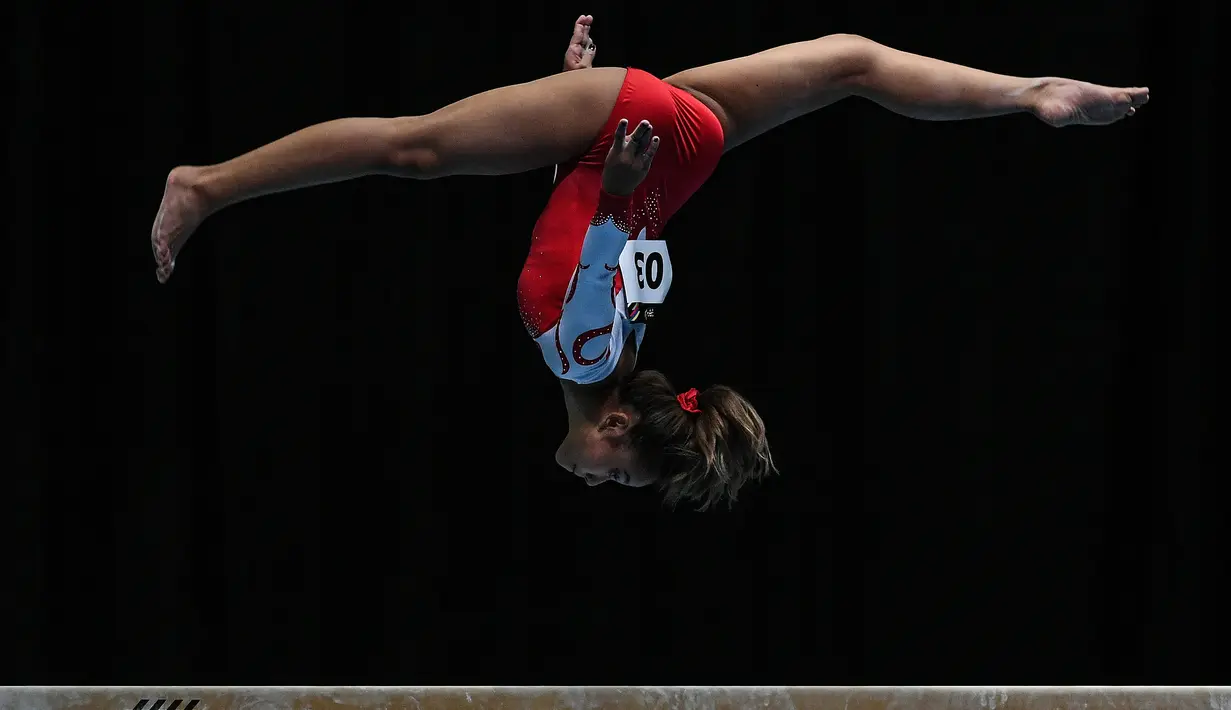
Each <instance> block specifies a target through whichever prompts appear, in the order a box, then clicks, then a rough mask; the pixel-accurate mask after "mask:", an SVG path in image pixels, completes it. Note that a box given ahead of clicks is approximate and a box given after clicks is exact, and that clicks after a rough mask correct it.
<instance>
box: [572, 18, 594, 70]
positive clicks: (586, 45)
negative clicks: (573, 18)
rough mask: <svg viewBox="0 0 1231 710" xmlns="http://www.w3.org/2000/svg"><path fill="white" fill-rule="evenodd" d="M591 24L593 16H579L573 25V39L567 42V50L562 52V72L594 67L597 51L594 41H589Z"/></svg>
mask: <svg viewBox="0 0 1231 710" xmlns="http://www.w3.org/2000/svg"><path fill="white" fill-rule="evenodd" d="M593 24H594V16H593V15H581V16H580V17H578V18H577V22H575V23H573V38H572V39H571V40H569V43H568V49H566V50H564V71H573V70H574V69H589V68H590V67H592V66H594V54H595V52H597V51H598V49H597V48H596V47H595V45H594V40H592V39H590V26H591V25H593Z"/></svg>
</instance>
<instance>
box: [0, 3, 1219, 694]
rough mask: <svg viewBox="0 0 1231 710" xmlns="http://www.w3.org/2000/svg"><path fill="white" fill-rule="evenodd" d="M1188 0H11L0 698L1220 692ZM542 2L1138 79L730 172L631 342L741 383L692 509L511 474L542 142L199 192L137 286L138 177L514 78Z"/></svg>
mask: <svg viewBox="0 0 1231 710" xmlns="http://www.w3.org/2000/svg"><path fill="white" fill-rule="evenodd" d="M1213 7H1214V4H1213V2H1212V1H1211V2H1204V3H1164V2H1144V1H1142V0H1128V1H1127V2H1115V3H1112V2H1106V3H1086V4H1083V5H1072V4H1069V3H1063V2H1060V0H1045V1H1044V2H1035V3H1029V4H1027V3H1016V4H1013V5H1006V6H1003V7H1001V6H1000V4H997V3H980V4H979V5H978V7H977V8H976V7H975V6H974V5H973V4H969V3H968V4H955V3H948V2H945V3H940V2H933V3H932V4H931V5H916V6H913V7H912V8H909V9H908V8H906V6H898V5H893V4H890V3H885V2H875V1H868V0H860V1H859V2H847V3H843V4H832V3H801V4H800V5H799V6H798V7H797V6H795V5H793V4H787V3H779V2H758V3H749V4H745V5H739V6H732V7H730V8H728V9H727V11H721V12H720V7H719V6H717V5H715V6H714V7H713V8H710V7H709V6H708V5H705V6H697V5H695V4H691V5H689V6H684V5H662V4H657V3H649V2H635V1H634V2H626V3H619V4H617V3H609V2H594V3H591V4H590V5H586V6H578V5H576V4H574V3H545V4H534V3H530V4H527V5H524V6H517V5H516V4H506V6H505V7H501V8H496V7H491V8H485V7H484V6H483V5H482V4H479V3H458V2H447V3H432V4H427V3H417V4H416V3H408V4H402V5H397V4H393V5H389V4H383V3H382V4H372V5H365V4H349V3H348V4H345V5H343V4H341V3H339V4H335V5H319V6H316V5H308V6H294V7H293V6H289V5H273V4H265V3H247V4H243V5H240V4H230V3H210V4H208V5H207V4H206V3H204V2H194V3H147V4H146V5H145V6H143V7H140V6H137V5H131V6H125V5H123V4H121V5H118V6H115V5H112V4H107V3H101V4H100V3H93V4H90V5H85V4H82V5H79V6H76V7H64V6H60V5H57V4H54V3H47V4H42V5H39V6H37V7H36V6H35V5H34V4H33V3H31V2H29V0H26V1H24V2H19V3H17V4H15V5H10V6H9V7H8V8H7V9H6V10H5V12H6V13H8V14H9V16H10V19H11V22H5V23H4V24H7V25H8V26H9V27H10V28H11V29H10V30H9V36H10V42H9V43H8V50H9V56H10V60H11V66H12V70H13V79H14V81H13V82H10V89H9V91H10V96H11V100H12V101H13V106H14V110H11V111H10V121H11V122H10V123H9V129H8V144H7V148H6V164H7V167H8V171H9V176H10V184H11V187H10V190H9V193H8V197H9V198H10V199H11V200H12V203H11V206H10V211H9V222H8V224H9V230H8V236H9V239H6V252H5V253H6V256H5V257H4V258H3V259H2V260H0V263H2V264H3V265H4V268H5V272H6V278H5V286H4V292H5V294H6V296H5V327H4V334H5V338H4V340H5V349H4V353H5V362H6V365H5V368H6V370H7V374H9V375H11V377H6V378H5V379H6V381H8V382H9V383H10V384H11V389H10V390H9V394H6V395H5V396H4V400H5V403H6V405H7V406H6V410H7V413H8V417H7V418H8V419H9V422H10V423H9V424H8V426H7V427H6V435H7V436H9V437H12V440H11V443H10V445H8V446H6V447H5V449H6V452H5V457H4V460H6V461H8V463H7V464H5V465H4V469H3V470H4V472H5V476H4V479H3V481H4V487H3V495H2V500H3V501H4V511H2V512H3V514H4V517H3V519H4V526H5V530H4V531H3V532H4V538H3V539H4V545H5V546H6V547H8V548H10V549H9V550H8V552H7V553H6V557H5V559H6V560H7V561H6V563H5V568H6V569H7V571H9V572H11V575H7V576H9V579H8V580H7V581H4V582H2V583H0V588H3V592H2V593H0V594H3V597H2V598H3V600H4V608H3V615H2V616H0V638H3V639H4V645H5V646H6V647H7V648H8V649H10V653H12V652H14V651H15V652H16V659H15V660H13V661H11V662H10V661H6V662H5V664H4V666H3V669H4V672H3V674H2V675H3V677H2V678H0V680H2V681H3V682H14V683H50V682H56V683H225V684H237V683H260V684H268V683H298V684H302V683H313V684H334V683H345V684H358V683H383V684H418V683H433V684H441V683H457V684H480V683H482V684H487V683H497V684H507V683H518V684H534V683H575V684H582V683H588V684H597V683H611V684H632V683H690V684H708V683H724V684H727V683H740V684H760V683H788V684H803V683H810V684H838V683H892V684H896V683H991V682H997V683H1077V682H1080V683H1184V682H1205V683H1211V682H1217V681H1218V680H1222V681H1226V676H1225V668H1226V666H1225V665H1220V666H1216V664H1215V658H1216V655H1217V644H1218V641H1219V639H1220V638H1222V639H1225V633H1226V631H1227V629H1228V613H1227V611H1226V607H1225V604H1222V603H1218V602H1217V600H1216V597H1217V596H1219V594H1220V593H1219V591H1218V590H1219V588H1220V586H1222V584H1224V583H1225V582H1226V581H1227V575H1226V557H1227V554H1228V545H1227V543H1226V541H1225V538H1224V537H1223V535H1224V534H1225V532H1226V526H1225V524H1224V522H1223V519H1222V517H1221V510H1222V509H1223V503H1222V501H1223V498H1222V495H1221V491H1222V490H1224V488H1223V487H1222V485H1221V483H1222V482H1221V480H1220V479H1219V478H1218V477H1216V476H1215V474H1214V469H1215V456H1216V455H1217V454H1218V452H1217V451H1216V445H1217V444H1218V443H1219V441H1220V439H1219V433H1218V432H1217V431H1216V430H1215V429H1214V426H1213V421H1214V409H1215V401H1214V396H1213V391H1214V386H1213V378H1214V375H1213V372H1214V369H1215V368H1216V367H1217V365H1218V363H1219V361H1220V355H1219V351H1217V350H1216V349H1215V342H1214V340H1215V337H1216V335H1217V333H1216V328H1215V323H1216V322H1217V320H1216V315H1217V313H1216V311H1215V298H1214V295H1213V291H1214V288H1215V283H1214V279H1215V274H1214V268H1215V263H1216V261H1215V255H1214V249H1215V247H1216V244H1215V243H1214V240H1213V239H1212V238H1211V237H1212V232H1213V225H1212V223H1211V221H1212V219H1213V217H1212V215H1213V210H1212V207H1211V204H1210V202H1211V200H1212V199H1213V196H1212V194H1211V190H1210V188H1209V186H1208V179H1209V177H1210V175H1211V174H1212V170H1211V168H1210V162H1211V160H1212V157H1211V155H1212V153H1213V152H1214V148H1213V140H1214V137H1213V135H1211V123H1212V121H1213V116H1214V114H1213V111H1214V108H1215V106H1214V102H1215V100H1216V97H1217V95H1218V88H1217V87H1216V86H1215V85H1214V83H1213V80H1212V62H1213V51H1214V47H1215V39H1214V32H1215V31H1216V30H1215V28H1216V27H1217V24H1216V23H1215V22H1214V18H1213ZM579 12H590V13H593V14H594V15H596V16H597V24H596V27H595V30H594V36H595V38H596V41H597V43H598V46H599V53H598V63H600V64H604V65H628V64H631V65H634V66H638V67H642V68H645V69H647V70H649V71H651V72H653V73H655V74H657V75H659V76H667V75H669V74H671V73H673V72H675V71H678V70H681V69H684V68H687V67H690V66H693V65H698V64H703V63H707V62H710V61H715V60H720V59H726V58H730V57H734V56H738V55H742V54H747V53H751V52H754V51H758V50H761V49H764V48H767V47H770V46H774V45H777V44H781V43H786V42H789V41H795V40H800V39H807V38H811V37H816V36H821V35H825V34H829V33H833V32H855V33H859V34H863V35H865V36H867V37H870V38H873V39H876V40H878V41H881V42H884V43H886V44H890V45H893V46H897V47H900V48H903V49H907V50H911V51H915V52H919V53H923V54H929V55H934V56H939V57H942V58H945V59H949V60H953V61H957V62H962V63H966V64H972V65H975V66H979V67H982V68H987V69H991V70H994V71H1000V72H1004V73H1010V74H1018V75H1029V76H1037V75H1044V74H1058V75H1064V76H1071V77H1075V78H1081V79H1087V80H1091V81H1096V82H1101V83H1108V84H1115V85H1130V86H1136V85H1148V86H1150V87H1151V89H1152V94H1153V101H1152V103H1151V104H1150V105H1149V106H1148V107H1147V108H1146V109H1145V110H1144V111H1142V112H1141V114H1140V115H1139V116H1138V117H1136V118H1134V119H1132V120H1130V121H1126V122H1124V123H1122V124H1119V125H1116V126H1114V127H1111V128H1104V129H1066V130H1059V131H1058V130H1053V129H1049V128H1047V127H1045V126H1044V125H1042V124H1041V123H1039V122H1037V121H1035V120H1034V119H1032V118H1030V117H1027V116H1013V117H1006V118H1000V119H994V120H988V121H981V122H969V123H946V124H937V123H926V122H915V121H911V120H909V119H905V118H901V117H898V116H895V115H893V114H891V113H888V112H886V111H884V110H881V109H879V108H877V107H875V106H874V105H872V104H870V103H865V102H861V101H858V100H853V101H849V102H845V103H842V104H840V105H838V106H835V107H833V108H830V109H828V110H826V111H823V112H821V113H819V114H817V115H814V116H810V117H807V118H805V119H801V120H799V121H797V122H795V123H793V124H791V125H789V126H786V127H784V128H781V129H779V130H776V131H774V132H773V133H771V134H769V135H767V136H765V137H763V138H761V139H758V140H757V141H755V142H754V143H751V144H749V145H747V146H745V147H742V148H740V149H738V150H736V151H734V152H733V153H731V154H730V155H728V156H727V157H726V158H725V159H724V161H723V164H722V165H720V167H719V170H718V172H717V174H716V175H715V176H714V177H713V179H712V180H711V181H710V182H709V183H708V184H707V185H706V187H705V188H704V189H703V190H702V191H701V192H700V193H699V194H697V195H696V197H695V198H694V199H693V200H692V201H691V202H690V204H689V205H688V206H687V207H686V208H685V209H684V210H683V211H682V212H681V213H680V214H679V215H678V216H677V217H676V218H675V219H674V220H673V221H672V223H671V224H670V225H669V227H668V231H667V235H668V238H670V239H671V244H672V247H671V248H672V254H673V259H674V261H675V264H676V269H677V273H676V279H675V285H674V287H673V289H672V297H671V300H670V302H669V303H668V305H667V308H666V309H664V310H662V311H660V316H659V318H658V320H656V321H655V324H654V325H653V326H652V329H651V332H650V335H649V337H648V338H647V341H646V349H645V350H644V352H643V357H642V362H643V364H645V365H648V366H653V367H657V368H660V369H663V370H665V371H666V372H668V373H669V374H671V375H672V376H673V378H674V379H675V381H676V384H677V385H678V386H679V387H680V388H681V389H683V388H686V387H689V386H697V387H704V386H706V385H708V384H710V383H714V382H720V383H725V384H729V385H731V386H734V387H736V388H737V389H739V390H740V391H741V392H743V393H745V394H746V395H748V396H749V397H750V398H751V399H752V400H753V401H754V402H755V403H756V404H757V406H758V407H759V409H760V411H761V413H762V415H763V416H764V418H765V420H766V421H767V423H768V426H769V428H770V432H771V437H772V441H773V443H774V445H775V451H776V454H777V457H778V459H779V462H780V464H781V468H782V471H783V475H782V476H780V477H778V478H777V479H775V480H773V481H772V482H770V483H769V484H767V485H764V486H761V487H759V488H757V489H755V490H748V491H747V494H746V496H745V497H744V498H743V499H742V500H741V503H740V504H739V505H738V506H737V507H736V508H735V509H734V510H733V511H730V512H717V513H706V514H697V513H695V512H692V511H689V510H686V509H680V510H677V511H676V512H674V513H672V512H670V511H667V510H665V509H663V508H662V506H661V504H660V502H659V499H658V498H657V497H656V495H655V494H654V493H653V492H652V490H645V491H639V492H638V491H629V490H627V489H623V488H619V487H615V486H603V487H600V488H598V489H594V490H590V489H587V488H585V486H584V485H582V483H581V482H580V481H579V480H578V479H575V478H572V477H570V476H568V475H567V474H565V473H564V472H562V471H559V470H554V466H553V463H552V452H553V450H554V447H555V445H556V443H557V441H558V438H559V437H560V436H561V434H562V433H563V430H564V426H565V419H564V415H563V409H562V407H561V404H560V399H561V397H560V393H559V387H558V385H556V384H555V382H554V381H553V378H552V376H551V374H550V372H549V371H548V370H547V368H546V367H544V365H543V364H542V362H541V361H540V360H539V356H538V354H537V352H536V350H535V348H534V347H533V346H532V344H531V343H530V341H529V340H528V338H527V337H526V335H525V334H524V332H523V331H522V329H521V324H520V322H519V318H518V316H517V311H516V305H515V298H514V291H515V284H516V279H517V274H518V272H519V269H520V265H521V262H522V259H523V258H524V256H525V253H526V249H527V243H528V237H529V233H530V228H531V226H532V225H533V222H534V219H535V217H536V216H537V213H538V210H539V209H541V207H542V205H543V204H544V203H545V200H546V198H547V195H548V191H549V188H550V181H551V171H550V170H541V171H537V172H533V173H529V174H524V175H520V176H513V177H504V178H454V179H447V180H441V181H436V182H430V183H419V182H407V181H398V180H395V179H390V178H379V179H377V178H373V179H366V180H360V181H355V182H352V183H347V184H342V185H335V186H329V187H323V188H317V189H311V190H306V191H303V192H299V193H293V194H286V195H280V196H275V197H270V198H265V199H261V200H257V201H254V202H251V203H246V204H242V205H239V206H237V207H234V208H232V209H229V210H227V211H225V212H223V213H220V214H218V215H217V216H215V217H214V218H212V219H211V220H210V221H209V222H208V223H207V224H206V226H205V227H204V228H203V229H202V230H201V231H200V233H199V234H198V235H197V236H196V237H195V238H194V239H193V241H192V243H191V244H190V245H189V247H188V249H187V250H186V251H185V253H184V254H183V255H182V256H181V259H180V262H179V269H178V270H177V272H176V276H175V278H174V279H173V280H172V281H171V283H170V284H169V285H168V286H166V287H159V286H158V285H157V284H156V282H155V280H154V276H153V265H152V260H151V258H150V254H149V245H148V233H149V227H150V223H151V222H152V220H153V217H154V212H155V209H156V207H157V204H158V200H159V197H160V195H161V192H162V186H163V181H164V178H165V176H166V173H167V171H168V169H170V168H171V167H173V166H174V165H176V164H180V163H208V162H216V161H220V160H223V159H225V158H228V157H230V156H232V155H235V154H238V153H240V152H243V151H245V150H247V149H250V148H252V147H255V146H257V145H259V144H261V143H264V142H266V141H269V140H271V139H274V138H276V137H278V136H281V135H283V134H285V133H288V132H290V131H292V130H294V129H297V128H299V127H302V126H304V125H307V124H310V123H314V122H318V121H322V120H326V119H330V118H335V117H339V116H346V115H398V114H414V113H426V112H429V111H431V110H433V109H434V108H436V107H439V106H441V105H443V104H445V103H448V102H450V101H454V100H457V99H460V98H462V97H465V96H467V95H470V94H473V93H476V92H478V91H481V90H484V89H487V88H491V87H494V86H499V85H504V84H509V83H514V82H520V81H525V80H530V79H533V78H536V77H538V76H541V75H544V74H547V73H551V72H553V71H557V70H558V68H559V65H560V58H561V55H562V53H563V50H564V48H565V45H566V43H567V40H568V35H569V29H570V26H571V23H572V20H573V18H574V17H575V16H576V15H577V14H578V13H579ZM1224 591H1225V590H1224ZM1224 650H1225V649H1224ZM1218 668H1221V669H1222V673H1223V675H1221V676H1219V675H1217V673H1218V670H1217V669H1218Z"/></svg>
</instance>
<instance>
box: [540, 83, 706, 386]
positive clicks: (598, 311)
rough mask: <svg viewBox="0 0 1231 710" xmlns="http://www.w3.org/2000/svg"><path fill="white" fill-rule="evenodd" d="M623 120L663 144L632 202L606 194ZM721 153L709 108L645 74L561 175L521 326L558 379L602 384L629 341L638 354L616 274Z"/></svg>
mask: <svg viewBox="0 0 1231 710" xmlns="http://www.w3.org/2000/svg"><path fill="white" fill-rule="evenodd" d="M622 118H626V119H628V123H629V127H630V131H631V130H632V128H633V127H635V126H636V125H637V123H639V122H640V121H642V120H648V121H649V122H650V123H651V124H652V125H653V126H654V134H655V135H657V136H658V137H659V141H660V144H659V147H658V153H657V154H656V155H655V157H654V163H653V164H652V165H651V167H650V172H649V175H647V176H646V179H645V181H644V182H642V183H641V186H640V187H638V188H637V190H636V192H634V193H633V195H632V196H631V197H628V198H621V197H613V196H611V195H606V194H604V193H603V192H602V173H603V162H604V161H605V160H606V158H607V152H608V151H609V150H610V148H611V142H612V137H613V135H614V134H615V128H616V124H617V123H619V121H620V119H622ZM722 151H723V134H722V126H721V124H719V122H718V119H717V117H715V116H714V114H713V112H712V111H710V110H709V108H707V107H706V106H705V105H704V104H702V103H701V102H700V101H698V100H697V99H696V97H694V96H692V95H691V94H689V93H688V92H686V91H684V90H682V89H679V88H677V87H674V86H671V85H670V84H667V83H665V82H663V81H662V80H660V79H657V78H655V77H653V76H651V75H650V74H647V73H646V72H643V71H641V70H639V69H629V70H628V74H627V76H626V77H625V78H624V85H623V86H622V87H621V88H620V95H619V97H618V98H617V99H616V104H615V108H614V109H612V111H611V116H610V117H608V119H607V125H606V126H604V127H603V130H602V132H601V133H599V135H598V137H597V138H595V141H594V143H593V144H592V145H591V146H590V149H589V150H588V151H587V152H586V154H585V155H583V156H581V157H580V158H578V159H577V160H576V161H574V162H572V163H568V164H565V165H561V166H559V172H558V174H557V181H556V185H555V188H554V189H553V191H552V193H551V199H550V200H549V201H548V203H547V207H546V208H545V209H544V210H543V213H542V214H541V215H540V216H539V220H538V222H537V223H536V224H535V225H534V234H533V236H532V238H531V242H530V255H529V256H528V257H527V258H526V264H525V267H524V268H523V269H522V272H521V278H520V279H519V280H518V284H517V301H518V306H519V308H520V310H521V317H522V322H523V323H524V324H525V326H526V330H527V331H529V333H530V336H531V337H532V338H534V339H535V342H537V343H538V345H539V348H540V349H541V350H542V352H543V358H544V360H545V361H546V362H547V365H548V367H550V368H551V370H552V371H553V372H555V373H556V376H557V377H560V378H562V379H567V380H572V381H575V382H581V383H592V382H599V381H601V380H603V379H605V378H606V377H607V376H608V375H609V374H611V372H612V371H614V369H615V366H616V363H618V362H619V359H620V353H621V351H622V350H623V347H624V342H625V340H626V338H627V336H628V334H629V333H634V334H635V335H636V338H637V340H636V342H637V345H638V346H640V344H641V340H642V338H643V337H644V330H645V326H644V324H642V323H636V324H634V323H631V322H630V321H629V320H628V314H627V313H626V308H627V304H626V303H624V299H623V298H622V296H623V293H622V291H623V281H622V279H621V277H620V273H619V271H618V269H617V266H618V264H619V257H620V253H621V252H622V251H623V248H624V242H626V241H627V240H628V239H629V238H630V236H631V237H634V238H635V237H636V236H637V235H640V234H641V232H642V230H644V231H645V234H644V235H643V236H644V237H646V238H649V239H658V238H660V235H661V233H662V228H663V225H664V224H666V222H667V220H668V219H670V218H671V216H672V215H674V214H675V213H676V211H678V210H679V208H680V207H682V206H683V205H684V203H685V202H687V201H688V198H689V197H691V196H692V194H693V193H694V192H696V191H697V189H698V188H700V187H701V185H702V183H704V182H705V180H706V178H708V177H709V176H710V174H711V173H712V172H713V171H714V168H715V167H716V166H717V165H718V159H719V158H720V157H721V156H722ZM600 198H601V199H600ZM600 261H601V262H602V266H601V267H600V265H599V263H598V262H600Z"/></svg>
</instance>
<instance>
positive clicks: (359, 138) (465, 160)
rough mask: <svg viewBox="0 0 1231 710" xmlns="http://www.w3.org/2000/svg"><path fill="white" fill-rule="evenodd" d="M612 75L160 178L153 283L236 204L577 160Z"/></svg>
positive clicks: (293, 141)
mask: <svg viewBox="0 0 1231 710" xmlns="http://www.w3.org/2000/svg"><path fill="white" fill-rule="evenodd" d="M624 74H625V70H624V69H620V68H606V69H596V70H594V71H585V72H568V73H564V74H556V75H554V76H549V77H545V78H543V79H539V80H537V81H532V82H529V83H526V84H518V85H515V86H507V87H504V88H500V89H494V90H491V91H487V92H484V93H482V94H478V95H476V96H471V97H470V98H467V99H463V100H461V101H458V102H457V103H454V104H450V105H449V106H446V107H444V108H442V109H440V110H438V111H436V112H434V113H431V114H428V115H426V116H405V117H401V118H343V119H339V120H336V121H329V122H327V123H321V124H317V125H315V126H310V127H308V128H305V129H303V130H301V131H298V132H296V133H292V134H291V135H289V136H286V137H285V138H281V139H279V140H277V141H274V142H273V143H270V144H268V145H265V146H263V147H260V148H257V149H256V150H253V151H252V152H249V153H246V154H244V155H241V156H239V157H237V158H234V159H232V160H228V161H227V162H225V163H219V164H217V165H209V166H203V167H198V166H182V167H179V168H176V169H174V170H172V171H171V174H170V175H169V176H168V177H167V185H166V190H165V192H164V193H163V198H162V204H161V205H160V207H159V210H158V216H157V217H156V218H155V220H154V228H153V230H152V232H151V235H150V241H151V245H152V247H153V249H154V257H155V260H156V262H157V267H158V270H157V276H158V280H159V281H160V282H165V281H166V280H167V279H168V278H170V276H171V272H172V270H173V269H174V265H175V258H176V256H178V254H179V252H180V250H181V249H183V247H184V244H185V242H187V241H188V238H189V237H190V236H191V235H192V233H193V231H194V230H195V229H196V228H197V227H198V226H199V225H200V224H201V222H202V221H203V220H204V219H205V218H206V217H208V216H209V215H211V214H213V213H214V212H217V211H218V210H220V209H222V208H224V207H227V206H229V205H233V204H235V203H237V202H242V201H244V200H248V199H251V198H253V197H259V196H261V195H268V194H271V193H275V192H283V191H286V190H294V189H296V188H301V187H308V186H311V185H320V184H324V183H330V182H338V181H341V180H348V179H351V178H356V177H361V176H364V175H395V176H398V177H408V178H416V179H422V180H429V179H433V178H438V177H444V176H446V175H505V174H511V173H518V172H524V171H527V170H533V169H535V168H539V167H544V166H548V165H552V164H554V163H562V162H565V161H567V160H569V159H571V158H573V157H576V156H577V155H580V154H581V153H584V152H585V151H586V150H587V149H588V148H589V147H590V144H591V143H592V142H593V141H594V139H595V137H596V136H597V135H598V133H599V132H600V131H601V130H602V128H603V126H604V125H605V124H606V122H607V118H608V115H609V114H610V113H611V109H612V107H613V106H614V105H615V102H616V97H617V96H618V95H619V93H620V86H621V85H622V84H623V81H624Z"/></svg>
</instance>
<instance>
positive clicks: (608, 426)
mask: <svg viewBox="0 0 1231 710" xmlns="http://www.w3.org/2000/svg"><path fill="white" fill-rule="evenodd" d="M632 426H633V418H632V417H631V416H629V414H628V412H624V411H621V410H618V409H617V410H616V411H614V412H607V413H606V414H604V415H603V418H602V420H600V421H599V423H598V431H599V433H601V434H603V435H605V436H623V435H625V434H627V433H628V430H629V429H631V428H632Z"/></svg>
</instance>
